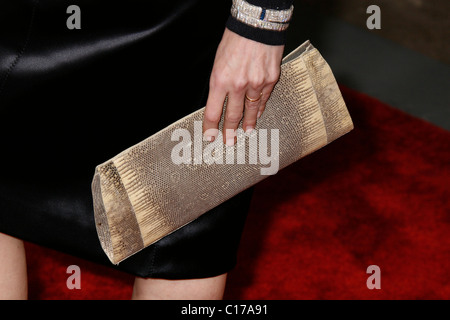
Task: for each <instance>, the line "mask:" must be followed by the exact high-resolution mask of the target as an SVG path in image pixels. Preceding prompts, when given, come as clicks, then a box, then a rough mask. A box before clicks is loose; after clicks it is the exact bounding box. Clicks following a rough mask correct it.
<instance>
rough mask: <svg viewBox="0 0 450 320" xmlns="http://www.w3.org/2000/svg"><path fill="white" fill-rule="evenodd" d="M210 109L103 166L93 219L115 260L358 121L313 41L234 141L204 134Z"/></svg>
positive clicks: (290, 59) (286, 62)
mask: <svg viewBox="0 0 450 320" xmlns="http://www.w3.org/2000/svg"><path fill="white" fill-rule="evenodd" d="M224 108H226V101H225V103H224ZM203 112H204V108H202V109H199V110H197V111H196V112H193V113H191V114H189V115H187V116H186V117H184V118H182V119H180V120H178V121H176V122H175V123H173V124H171V125H169V126H168V127H166V128H164V129H163V130H161V131H159V132H157V133H155V134H154V135H152V136H150V137H149V138H147V139H145V140H143V141H142V142H140V143H138V144H136V145H134V146H132V147H130V148H128V149H126V150H124V151H123V152H121V153H120V154H118V155H116V156H115V157H113V158H112V159H110V160H108V161H106V162H104V163H102V164H100V165H98V166H97V167H96V168H95V174H94V178H93V181H92V194H93V205H94V215H95V223H96V228H97V233H98V237H99V240H100V243H101V246H102V248H103V250H104V251H105V253H106V255H107V256H108V258H109V260H110V261H111V262H112V263H113V264H118V263H120V262H121V261H123V260H124V259H126V258H128V257H129V256H131V255H133V254H134V253H136V252H138V251H140V250H142V249H143V248H145V247H147V246H149V245H151V244H152V243H154V242H156V241H158V240H159V239H161V238H163V237H164V236H166V235H168V234H170V233H172V232H174V231H176V230H177V229H179V228H181V227H183V226H184V225H186V224H188V223H190V222H191V221H193V220H194V219H196V218H198V217H199V216H201V215H202V214H204V213H205V212H207V211H208V210H211V209H212V208H214V207H215V206H217V205H219V204H221V203H222V202H224V201H226V200H228V199H230V198H231V197H233V196H235V195H236V194H238V193H239V192H241V191H243V190H245V189H247V188H249V187H251V186H253V185H255V184H256V183H258V182H259V181H261V180H263V179H265V178H267V177H268V176H270V175H271V174H275V173H276V172H277V171H278V170H281V169H283V168H284V167H286V166H288V165H290V164H292V163H293V162H295V161H297V160H299V159H301V158H302V157H304V156H306V155H308V154H310V153H312V152H314V151H316V150H318V149H319V148H321V147H323V146H325V145H327V144H328V143H330V142H332V141H333V140H335V139H337V138H339V137H341V136H342V135H344V134H345V133H347V132H349V131H351V130H352V129H353V123H352V120H351V118H350V115H349V112H348V110H347V108H346V105H345V102H344V100H343V98H342V95H341V92H340V90H339V87H338V85H337V83H336V80H335V78H334V76H333V73H332V71H331V69H330V67H329V65H328V64H327V62H326V61H325V60H324V58H323V57H322V56H321V54H320V53H319V51H318V50H317V49H316V48H314V47H313V46H312V44H311V43H310V42H309V41H306V42H305V43H303V44H302V45H301V46H299V47H298V48H297V49H295V50H294V51H292V52H291V53H289V54H288V55H287V56H285V57H284V58H283V60H282V64H281V74H280V78H279V81H278V82H277V84H276V85H275V87H274V90H273V92H272V94H271V96H270V99H269V101H268V102H267V104H266V108H265V112H264V113H263V114H262V115H261V117H260V118H259V119H258V122H257V125H256V127H255V128H254V130H252V131H251V132H250V133H244V132H243V131H242V129H238V130H237V136H236V139H237V142H236V144H235V145H234V146H227V145H225V144H223V142H222V139H221V138H220V137H219V138H217V139H215V140H214V141H213V142H209V141H204V139H203V136H202V120H203ZM222 120H223V119H222ZM221 124H222V121H221ZM219 129H221V125H220V126H219Z"/></svg>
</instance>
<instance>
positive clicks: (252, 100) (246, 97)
mask: <svg viewBox="0 0 450 320" xmlns="http://www.w3.org/2000/svg"><path fill="white" fill-rule="evenodd" d="M262 95H263V93H262V92H261V93H260V94H259V97H258V98H256V99H252V98H249V97H248V96H247V94H246V95H245V99H247V100H248V101H250V102H256V101H258V100H259V99H261V97H262Z"/></svg>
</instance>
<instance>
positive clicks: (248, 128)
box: [245, 126, 254, 133]
mask: <svg viewBox="0 0 450 320" xmlns="http://www.w3.org/2000/svg"><path fill="white" fill-rule="evenodd" d="M253 129H254V128H253V127H252V126H247V130H245V133H250V132H252V131H253Z"/></svg>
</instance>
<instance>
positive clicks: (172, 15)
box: [0, 0, 252, 279]
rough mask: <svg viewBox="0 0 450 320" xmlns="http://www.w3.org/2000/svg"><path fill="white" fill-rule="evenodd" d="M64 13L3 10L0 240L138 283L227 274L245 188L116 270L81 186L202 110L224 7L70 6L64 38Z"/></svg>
mask: <svg viewBox="0 0 450 320" xmlns="http://www.w3.org/2000/svg"><path fill="white" fill-rule="evenodd" d="M72 4H74V2H73V1H68V0H2V1H0V119H1V126H0V137H1V157H0V168H1V171H0V232H3V233H6V234H10V235H12V236H15V237H18V238H21V239H23V240H26V241H30V242H33V243H37V244H39V245H43V246H46V247H50V248H53V249H57V250H60V251H63V252H66V253H69V254H73V255H76V256H79V257H82V258H85V259H88V260H90V261H94V262H98V263H101V264H105V265H108V266H111V267H113V268H117V269H120V270H123V271H125V272H128V273H131V274H134V275H137V276H142V277H154V278H166V279H187V278H202V277H209V276H215V275H219V274H222V273H224V272H227V271H229V270H230V269H231V268H232V267H233V266H234V265H235V263H236V252H237V248H238V244H239V240H240V236H241V232H242V229H243V226H244V223H245V219H246V214H247V210H248V207H249V204H250V200H251V193H252V190H251V189H249V190H247V191H245V192H243V193H241V194H239V195H237V196H236V197H234V198H232V199H230V200H229V201H227V202H225V203H223V204H222V205H220V206H218V207H216V208H215V209H213V210H211V211H210V212H208V213H206V214H204V215H203V216H201V217H200V218H199V219H197V220H195V221H194V222H192V223H190V224H189V225H187V226H185V227H183V228H181V229H180V230H178V231H176V232H174V233H172V234H170V235H169V236H167V237H165V238H163V239H161V240H160V241H158V242H157V243H155V244H154V245H152V246H150V247H148V248H146V249H144V250H142V251H141V252H139V253H137V254H136V255H134V256H132V257H130V258H129V259H127V260H125V261H124V262H122V263H120V264H119V265H118V266H113V265H111V263H110V262H109V260H108V259H107V257H106V255H105V254H104V253H103V251H102V249H101V247H100V243H99V240H98V237H97V233H96V229H95V224H94V216H93V208H92V195H91V189H90V188H91V181H92V177H93V173H94V168H95V166H96V165H97V164H99V163H102V162H104V161H106V160H108V159H109V158H111V157H113V156H115V155H116V154H117V153H119V152H121V151H122V150H124V149H126V148H128V147H129V146H131V145H133V144H135V143H137V142H140V141H142V140H143V139H145V138H147V137H148V136H150V135H152V134H153V133H155V132H157V131H158V130H160V129H162V128H164V127H166V126H167V125H169V124H171V123H172V122H174V121H176V120H178V119H180V118H181V117H183V116H185V115H187V114H189V113H191V112H193V111H194V110H197V109H199V108H201V107H203V106H204V105H205V103H206V98H207V95H208V83H209V75H210V72H211V68H212V65H213V61H214V55H215V51H216V49H217V45H218V43H219V41H220V39H221V36H222V34H223V31H224V28H225V25H226V24H227V18H228V16H229V10H230V6H231V1H211V0H172V1H166V0H165V1H162V0H128V1H117V0H94V1H93V0H77V1H76V5H77V6H78V7H79V8H80V11H81V24H80V26H81V29H69V28H68V27H67V24H66V23H67V19H68V18H69V16H70V13H67V8H68V7H69V6H70V5H72ZM236 26H237V28H239V26H238V25H236V24H235V25H234V27H235V28H236ZM230 28H233V27H230ZM235 31H236V32H238V29H235ZM247 36H248V33H247Z"/></svg>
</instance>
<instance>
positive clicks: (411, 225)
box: [26, 87, 450, 300]
mask: <svg viewBox="0 0 450 320" xmlns="http://www.w3.org/2000/svg"><path fill="white" fill-rule="evenodd" d="M341 90H342V93H343V95H344V99H345V101H346V102H347V106H348V108H349V111H350V114H351V116H352V118H353V121H354V125H355V129H354V130H353V131H352V132H350V133H349V134H347V135H346V136H344V137H342V138H340V139H338V140H336V141H335V142H333V143H332V144H330V145H328V146H326V147H324V148H322V149H321V150H319V151H317V152H315V153H314V154H312V155H310V156H308V157H306V158H304V159H302V160H300V161H298V162H297V163H295V164H293V165H291V166H290V167H288V168H285V169H283V170H281V171H280V172H279V173H278V174H277V175H275V176H271V177H269V178H268V179H266V180H264V181H263V182H261V183H260V184H258V185H257V187H256V189H255V194H254V198H253V202H252V206H251V211H250V213H249V217H248V219H247V223H246V226H245V229H244V233H243V236H242V240H241V247H240V251H239V256H238V265H237V266H236V268H235V269H233V270H232V271H231V272H230V274H229V277H228V286H227V289H226V293H225V298H226V299H275V300H278V299H449V298H450V273H449V271H448V270H449V269H450V237H449V234H450V203H449V198H450V192H449V189H450V188H449V187H450V132H448V131H445V130H443V129H440V128H438V127H435V126H434V125H431V124H429V123H427V122H425V121H423V120H419V119H417V118H414V117H412V116H410V115H407V114H405V113H403V112H401V111H398V110H396V109H394V108H391V107H390V106H387V105H385V104H383V103H381V102H379V101H377V100H375V99H373V98H371V97H368V96H366V95H364V94H360V93H357V92H354V91H352V90H350V89H347V88H345V87H341ZM26 247H27V249H28V250H27V259H28V272H29V298H30V299H129V298H130V297H131V292H132V285H133V277H132V276H130V275H128V274H124V273H122V272H119V271H116V270H113V269H110V268H108V267H105V266H99V265H96V264H94V263H90V262H88V261H85V260H82V259H79V258H76V257H72V256H69V255H66V254H63V253H60V252H56V251H53V250H50V249H46V248H42V247H39V246H36V245H34V244H30V243H27V244H26ZM70 265H78V266H79V267H80V269H81V289H73V290H69V289H68V288H67V286H66V280H67V278H68V277H69V276H70V275H69V274H67V273H66V271H67V268H68V266H70ZM371 265H376V266H378V267H379V268H380V284H381V288H380V289H369V288H368V287H367V284H366V282H367V279H368V277H369V276H371V274H368V273H367V268H368V267H369V266H371Z"/></svg>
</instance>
